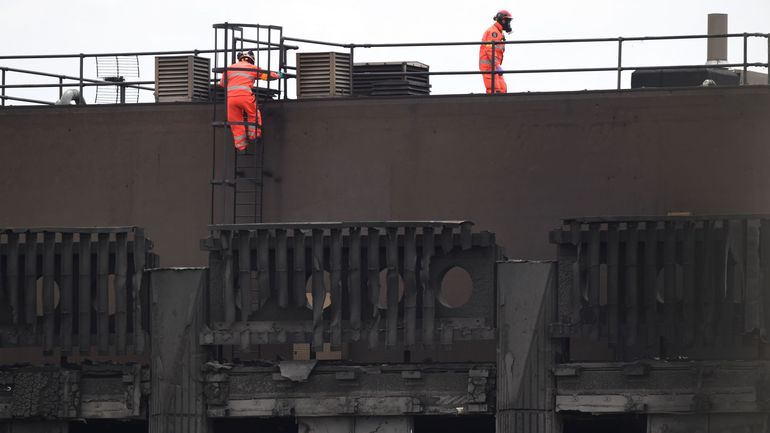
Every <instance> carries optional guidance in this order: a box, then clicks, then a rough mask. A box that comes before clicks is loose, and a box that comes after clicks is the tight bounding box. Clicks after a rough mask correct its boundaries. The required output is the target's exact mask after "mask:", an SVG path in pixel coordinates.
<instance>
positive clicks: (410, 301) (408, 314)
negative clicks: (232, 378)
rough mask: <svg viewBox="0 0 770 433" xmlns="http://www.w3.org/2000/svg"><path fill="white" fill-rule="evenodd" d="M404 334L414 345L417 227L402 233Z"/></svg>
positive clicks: (415, 328)
mask: <svg viewBox="0 0 770 433" xmlns="http://www.w3.org/2000/svg"><path fill="white" fill-rule="evenodd" d="M404 286H405V287H404V291H405V293H404V336H405V344H406V345H407V346H414V345H415V343H416V332H417V229H416V228H414V227H407V228H406V232H405V234H404Z"/></svg>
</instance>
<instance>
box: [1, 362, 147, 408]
mask: <svg viewBox="0 0 770 433" xmlns="http://www.w3.org/2000/svg"><path fill="white" fill-rule="evenodd" d="M148 389H149V371H148V370H147V369H146V368H142V367H141V366H140V365H126V366H116V365H96V366H83V367H82V368H79V369H64V368H54V367H23V368H6V369H2V370H0V419H9V418H14V419H33V418H37V419H39V418H45V419H81V418H106V419H137V418H141V417H142V413H143V411H142V407H143V401H144V400H143V397H144V396H146V394H147V391H148Z"/></svg>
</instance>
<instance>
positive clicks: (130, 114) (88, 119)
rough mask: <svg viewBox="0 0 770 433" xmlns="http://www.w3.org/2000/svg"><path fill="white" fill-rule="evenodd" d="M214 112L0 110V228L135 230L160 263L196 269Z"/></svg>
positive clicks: (171, 108) (206, 210)
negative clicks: (120, 227) (140, 228)
mask: <svg viewBox="0 0 770 433" xmlns="http://www.w3.org/2000/svg"><path fill="white" fill-rule="evenodd" d="M211 113H212V109H211V107H208V108H206V107H205V106H194V105H186V104H185V105H141V106H140V105H134V106H124V107H118V106H111V107H95V106H94V107H88V106H87V107H74V106H73V107H50V108H49V107H30V108H12V109H4V110H0V143H2V144H0V209H2V210H1V211H0V227H9V226H10V227H40V226H69V227H80V226H114V225H138V226H143V227H146V228H147V229H148V231H147V235H148V236H149V237H150V238H151V239H152V240H153V241H154V243H155V250H156V252H158V253H159V254H160V255H161V258H160V259H161V264H162V265H164V266H166V265H201V264H204V263H205V260H204V259H205V255H204V254H203V253H202V252H201V251H200V248H199V239H201V238H202V237H205V235H206V225H207V224H208V223H209V220H210V204H209V203H210V192H209V179H210V177H211V161H210V159H211V149H212V145H211V140H212V132H211V129H212V128H211V126H210V123H211Z"/></svg>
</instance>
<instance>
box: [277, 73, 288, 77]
mask: <svg viewBox="0 0 770 433" xmlns="http://www.w3.org/2000/svg"><path fill="white" fill-rule="evenodd" d="M278 78H286V74H284V73H283V72H278Z"/></svg>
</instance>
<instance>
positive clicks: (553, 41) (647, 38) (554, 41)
mask: <svg viewBox="0 0 770 433" xmlns="http://www.w3.org/2000/svg"><path fill="white" fill-rule="evenodd" d="M745 36H748V37H763V38H770V34H765V33H726V34H718V35H680V36H636V37H628V38H627V37H614V38H581V39H527V40H510V41H502V42H480V41H472V42H409V43H383V44H355V43H352V44H340V43H336V42H325V41H316V40H312V39H300V38H291V37H284V40H291V41H294V42H305V43H311V44H319V45H330V46H336V47H342V48H397V47H437V46H463V45H492V44H495V45H526V44H533V45H534V44H559V43H596V42H618V41H619V40H622V41H624V42H625V41H653V40H677V39H709V38H737V37H741V38H742V37H745Z"/></svg>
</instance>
